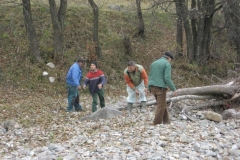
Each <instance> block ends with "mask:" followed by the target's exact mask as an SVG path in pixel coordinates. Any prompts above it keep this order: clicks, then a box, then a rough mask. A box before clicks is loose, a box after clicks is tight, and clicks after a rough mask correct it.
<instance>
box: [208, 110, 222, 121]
mask: <svg viewBox="0 0 240 160" xmlns="http://www.w3.org/2000/svg"><path fill="white" fill-rule="evenodd" d="M203 114H204V116H205V117H206V118H207V119H208V120H212V121H215V122H221V121H222V116H221V114H218V113H216V112H213V111H206V112H205V113H203Z"/></svg>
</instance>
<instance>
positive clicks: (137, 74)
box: [124, 61, 148, 114]
mask: <svg viewBox="0 0 240 160" xmlns="http://www.w3.org/2000/svg"><path fill="white" fill-rule="evenodd" d="M124 80H125V82H126V83H127V93H128V97H127V102H128V114H131V112H132V106H133V103H134V102H135V100H136V96H137V95H138V96H139V100H140V101H141V106H140V111H141V112H142V113H144V112H145V111H146V101H147V98H146V92H147V90H148V89H147V88H148V87H147V86H148V75H147V72H146V70H145V69H144V68H143V66H142V65H139V64H136V63H135V62H134V61H129V62H128V63H127V68H126V69H125V70H124Z"/></svg>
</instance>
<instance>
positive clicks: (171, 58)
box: [163, 51, 174, 62]
mask: <svg viewBox="0 0 240 160" xmlns="http://www.w3.org/2000/svg"><path fill="white" fill-rule="evenodd" d="M163 56H164V57H165V58H166V59H167V60H168V62H171V61H172V60H173V59H174V57H173V55H172V53H171V52H169V51H167V52H164V53H163Z"/></svg>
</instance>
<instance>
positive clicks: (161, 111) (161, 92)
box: [150, 86, 170, 125]
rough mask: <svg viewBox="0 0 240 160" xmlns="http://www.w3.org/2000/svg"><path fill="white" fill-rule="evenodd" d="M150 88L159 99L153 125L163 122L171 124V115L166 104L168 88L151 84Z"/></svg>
mask: <svg viewBox="0 0 240 160" xmlns="http://www.w3.org/2000/svg"><path fill="white" fill-rule="evenodd" d="M150 90H151V92H152V94H153V95H154V97H155V99H156V101H157V108H156V112H155V118H154V121H153V125H157V124H162V123H163V124H169V123H170V120H169V115H168V110H167V105H166V92H167V89H165V88H159V87H155V86H151V87H150Z"/></svg>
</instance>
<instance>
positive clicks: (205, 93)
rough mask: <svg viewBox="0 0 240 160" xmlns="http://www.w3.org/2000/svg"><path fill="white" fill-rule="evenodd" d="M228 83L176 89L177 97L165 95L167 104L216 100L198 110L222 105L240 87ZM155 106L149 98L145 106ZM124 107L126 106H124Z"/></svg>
mask: <svg viewBox="0 0 240 160" xmlns="http://www.w3.org/2000/svg"><path fill="white" fill-rule="evenodd" d="M232 84H233V83H229V84H226V85H212V86H203V87H194V88H183V89H178V91H177V96H176V97H173V92H168V93H167V100H166V101H167V102H177V101H181V100H185V99H194V100H209V99H212V100H216V103H206V104H202V106H201V105H200V106H199V108H201V107H204V106H209V105H214V106H216V105H222V104H224V103H226V102H225V101H231V100H233V99H235V98H233V97H234V96H236V97H239V96H238V94H237V93H238V92H239V90H240V86H235V85H232ZM235 84H236V83H235ZM155 104H157V102H156V100H155V98H154V97H153V96H152V97H149V98H148V101H147V106H151V105H155ZM125 107H126V106H125ZM133 107H140V103H135V104H134V105H133Z"/></svg>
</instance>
